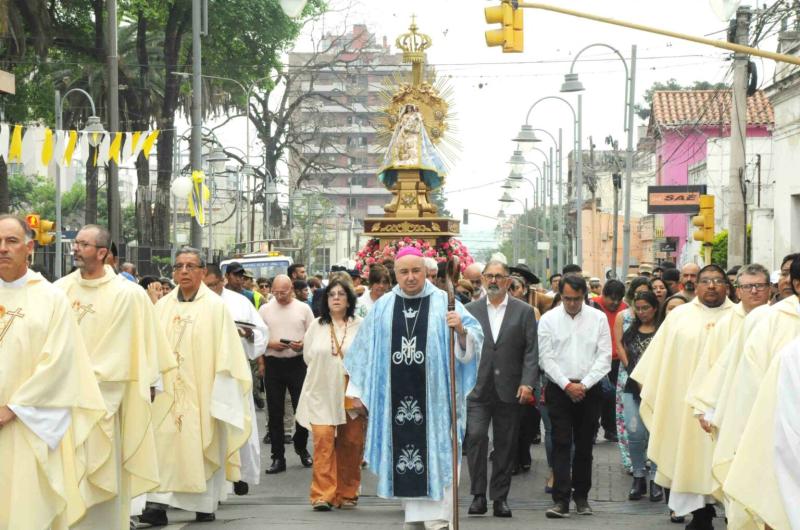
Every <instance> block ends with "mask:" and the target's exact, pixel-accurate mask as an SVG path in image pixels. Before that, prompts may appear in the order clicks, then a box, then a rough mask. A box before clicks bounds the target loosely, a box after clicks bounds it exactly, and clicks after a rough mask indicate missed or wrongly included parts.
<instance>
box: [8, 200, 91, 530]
mask: <svg viewBox="0 0 800 530" xmlns="http://www.w3.org/2000/svg"><path fill="white" fill-rule="evenodd" d="M33 246H34V243H33V240H32V239H31V237H30V231H29V230H28V226H27V225H26V223H25V221H23V220H22V219H19V218H18V217H14V216H11V215H0V359H2V369H0V530H17V529H22V528H24V529H26V530H47V529H51V528H52V529H63V528H66V527H67V526H69V525H70V524H72V523H74V522H75V521H77V520H78V519H80V518H81V517H82V516H83V515H84V513H85V504H84V502H83V500H82V499H81V496H80V494H79V492H78V478H79V477H78V475H77V474H76V469H77V465H76V464H77V455H76V452H75V445H76V444H77V445H78V446H80V445H82V444H83V443H84V442H85V440H86V438H87V437H88V436H89V433H90V432H91V430H92V429H93V427H94V426H95V425H96V424H97V422H98V421H99V420H100V419H101V418H102V417H103V415H104V414H105V412H106V407H105V404H104V403H103V396H102V395H101V394H100V389H99V388H98V387H97V381H96V380H95V377H94V374H93V373H92V368H91V365H90V364H89V357H88V355H87V354H86V349H85V347H84V345H83V340H82V339H81V336H80V332H79V331H78V326H77V324H76V322H75V318H74V317H73V314H72V310H71V309H70V306H69V302H68V301H67V298H66V296H64V293H63V292H61V290H59V289H57V288H55V287H53V285H52V284H50V283H49V282H48V281H47V280H45V279H44V278H42V276H41V275H40V274H38V273H35V272H33V271H31V270H30V269H28V258H29V256H30V255H31V253H32V252H33Z"/></svg>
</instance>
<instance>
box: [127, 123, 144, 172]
mask: <svg viewBox="0 0 800 530" xmlns="http://www.w3.org/2000/svg"><path fill="white" fill-rule="evenodd" d="M131 136H132V138H131V156H130V160H131V162H129V163H130V164H134V163H136V161H137V160H138V159H139V153H141V152H142V145H143V144H144V141H145V140H146V139H147V135H146V134H145V133H142V132H139V131H134V132H132V133H131Z"/></svg>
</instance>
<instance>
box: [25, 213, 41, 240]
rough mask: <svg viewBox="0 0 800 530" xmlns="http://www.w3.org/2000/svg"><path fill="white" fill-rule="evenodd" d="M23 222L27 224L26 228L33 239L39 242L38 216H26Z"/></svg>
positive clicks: (33, 214)
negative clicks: (29, 230)
mask: <svg viewBox="0 0 800 530" xmlns="http://www.w3.org/2000/svg"><path fill="white" fill-rule="evenodd" d="M25 222H26V223H28V228H30V229H31V232H33V239H35V240H37V241H38V240H39V214H35V213H32V214H28V215H26V216H25Z"/></svg>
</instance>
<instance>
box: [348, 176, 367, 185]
mask: <svg viewBox="0 0 800 530" xmlns="http://www.w3.org/2000/svg"><path fill="white" fill-rule="evenodd" d="M350 183H351V184H352V185H353V186H362V187H365V186H366V185H367V177H366V176H365V175H356V176H354V177H352V178H351V179H350Z"/></svg>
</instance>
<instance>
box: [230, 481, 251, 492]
mask: <svg viewBox="0 0 800 530" xmlns="http://www.w3.org/2000/svg"><path fill="white" fill-rule="evenodd" d="M249 491H250V485H249V484H248V483H247V482H245V481H243V480H238V481H236V482H234V483H233V493H235V494H236V495H247V493H248V492H249Z"/></svg>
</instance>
